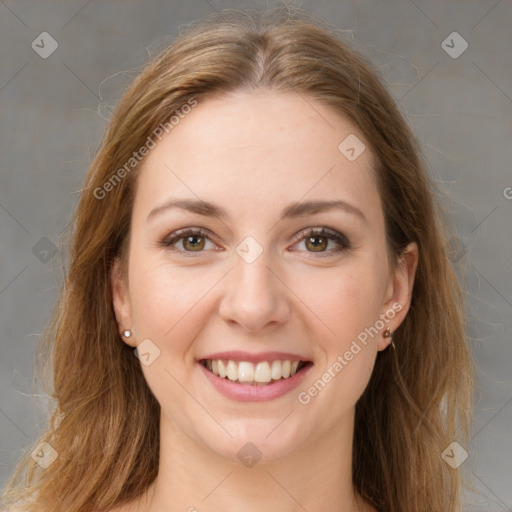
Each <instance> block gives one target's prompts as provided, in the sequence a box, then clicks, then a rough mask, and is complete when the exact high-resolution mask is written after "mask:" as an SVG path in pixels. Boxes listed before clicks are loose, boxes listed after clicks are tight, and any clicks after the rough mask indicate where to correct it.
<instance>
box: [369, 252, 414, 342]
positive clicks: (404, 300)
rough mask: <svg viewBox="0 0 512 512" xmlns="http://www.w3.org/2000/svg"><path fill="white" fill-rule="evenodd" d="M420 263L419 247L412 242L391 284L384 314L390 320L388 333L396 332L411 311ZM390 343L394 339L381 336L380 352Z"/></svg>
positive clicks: (402, 257)
mask: <svg viewBox="0 0 512 512" xmlns="http://www.w3.org/2000/svg"><path fill="white" fill-rule="evenodd" d="M418 261H419V251H418V246H417V244H416V243H415V242H411V243H410V244H409V245H408V246H407V247H406V248H405V249H404V251H403V252H402V255H401V256H400V261H399V262H398V265H397V267H396V269H395V272H394V275H393V276H392V279H391V281H390V284H389V289H388V290H389V291H388V300H387V301H386V303H385V304H384V311H383V312H382V313H383V315H384V316H385V318H387V319H388V323H387V327H386V331H387V328H389V331H390V332H391V333H393V332H394V331H396V329H397V328H398V327H399V326H400V324H401V323H402V322H403V320H404V318H405V316H406V315H407V312H408V311H409V308H410V305H411V299H412V293H413V288H414V278H415V275H416V269H417V267H418ZM381 317H382V315H381ZM390 343H392V337H391V336H390V335H387V336H383V335H382V334H381V337H380V339H379V341H378V350H384V349H386V348H387V347H388V346H389V345H390Z"/></svg>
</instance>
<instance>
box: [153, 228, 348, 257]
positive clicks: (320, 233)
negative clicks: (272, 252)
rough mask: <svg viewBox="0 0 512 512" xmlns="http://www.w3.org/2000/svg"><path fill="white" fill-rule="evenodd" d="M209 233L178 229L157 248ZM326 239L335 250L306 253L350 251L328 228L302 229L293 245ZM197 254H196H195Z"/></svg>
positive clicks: (323, 254) (325, 254)
mask: <svg viewBox="0 0 512 512" xmlns="http://www.w3.org/2000/svg"><path fill="white" fill-rule="evenodd" d="M209 235H210V233H209V232H208V231H207V230H205V229H203V228H184V229H179V230H178V231H175V232H174V233H171V234H170V235H168V236H167V237H165V238H164V239H162V240H160V242H159V246H160V247H165V248H168V249H170V248H171V246H172V245H174V244H175V243H176V242H178V241H180V240H183V239H184V238H186V237H188V236H198V237H199V236H200V237H203V238H206V239H208V240H209V239H210V236H209ZM317 237H319V238H320V237H322V238H328V239H329V240H333V241H334V242H336V243H337V244H338V247H336V248H335V249H331V250H329V251H321V252H318V253H315V252H314V251H306V252H309V253H311V254H318V255H319V256H320V257H321V258H325V257H329V256H333V255H335V254H339V253H341V252H343V251H346V250H347V249H350V242H349V240H348V238H347V237H346V236H345V235H343V234H342V233H338V232H337V231H334V230H331V229H329V228H307V229H303V230H302V231H300V232H299V233H297V234H296V235H295V236H294V237H293V242H294V243H293V245H296V244H297V243H299V242H302V241H303V240H306V239H307V238H317ZM173 250H175V251H176V252H181V253H186V254H187V257H192V258H194V257H197V256H199V255H200V253H202V252H204V250H203V251H186V250H178V249H173ZM195 253H197V254H195Z"/></svg>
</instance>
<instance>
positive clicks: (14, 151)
mask: <svg viewBox="0 0 512 512" xmlns="http://www.w3.org/2000/svg"><path fill="white" fill-rule="evenodd" d="M265 5H267V3H266V2H242V1H238V2H228V1H213V0H211V1H210V0H208V1H207V0H192V1H190V2H187V3H185V2H184V3H179V2H177V1H173V2H166V1H163V0H151V1H147V2H142V1H134V0H130V1H120V0H90V1H86V0H72V1H41V0H38V1H36V0H33V1H28V0H5V1H1V2H0V55H1V76H0V109H1V110H0V116H1V141H2V150H1V152H0V159H1V166H0V173H1V174H0V180H1V186H0V240H1V248H2V251H1V260H0V326H1V329H0V354H1V357H0V432H1V438H0V487H3V485H4V484H5V482H6V479H7V476H8V475H9V473H10V472H11V471H12V470H13V468H14V464H15V461H16V460H17V459H18V458H19V456H20V454H21V452H22V450H23V449H27V450H28V449H30V450H31V448H30V446H31V444H30V443H32V442H34V440H35V436H36V434H37V433H38V432H39V431H40V429H42V428H43V426H44V422H45V419H46V415H45V407H46V406H47V400H46V399H45V397H44V396H42V395H41V393H40V392H39V391H38V389H37V388H35V387H34V386H33V383H32V373H33V353H34V348H35V346H36V344H37V341H38V338H39V335H40V333H41V332H42V330H43V328H44V326H45V324H46V322H47V321H48V319H49V315H50V312H51V310H52V307H53V304H54V301H55V299H56V297H57V293H58V290H59V287H60V284H61V282H62V270H61V268H60V265H61V254H58V253H56V254H55V255H54V256H53V257H51V258H50V256H51V247H52V244H55V245H56V246H59V239H60V235H61V233H62V232H63V230H64V229H65V227H66V225H67V223H68V221H69V217H70V214H71V212H72V210H73V209H74V207H75V206H76V203H77V199H78V194H79V191H80V188H81V183H82V180H83V178H84V176H85V172H86V169H87V167H88V164H89V162H90V160H91V156H92V155H93V154H94V152H95V150H96V148H97V147H98V144H99V141H100V139H101V135H102V133H103V130H104V129H105V126H106V121H107V119H108V117H109V116H110V115H111V108H112V106H113V105H114V104H115V103H116V101H117V100H118V99H119V96H120V91H121V88H122V87H123V86H124V85H125V84H126V83H127V82H128V81H129V80H130V79H131V78H132V77H133V76H134V75H135V73H136V72H137V70H138V69H140V67H141V66H143V65H144V63H145V62H146V61H147V58H148V55H151V56H152V55H154V54H155V53H156V52H157V50H158V49H160V48H161V47H162V45H163V44H165V43H166V42H167V41H170V40H171V39H172V38H173V37H174V36H175V35H177V34H178V30H179V27H180V25H181V26H183V25H185V24H186V23H188V22H190V21H192V20H195V19H197V18H200V17H202V16H203V15H206V14H209V13H211V12H213V11H214V10H219V9H222V8H225V7H237V8H244V7H251V8H252V7H258V6H265ZM273 5H277V3H270V6H273ZM294 5H301V6H302V7H303V8H305V9H306V10H309V11H312V12H314V13H317V14H318V15H320V16H321V17H323V18H324V19H326V20H328V21H329V22H330V23H331V24H332V25H333V26H334V27H337V28H338V29H339V30H340V31H343V34H344V37H345V38H347V39H349V40H351V41H352V42H353V43H354V44H355V45H356V46H357V47H358V48H359V49H360V50H361V51H362V52H363V53H364V54H366V55H367V56H368V57H369V58H370V59H371V60H372V61H373V62H374V63H375V65H376V66H377V67H378V69H379V70H380V72H381V73H382V74H383V76H384V77H385V79H386V80H387V81H388V84H389V86H390V88H391V91H392V93H393V95H394V97H395V98H396V99H397V100H398V101H399V105H400V107H401V109H402V111H403V112H404V113H405V115H406V116H407V119H408V120H409V122H410V123H411V125H412V127H413V129H414V131H415V132H416V134H417V135H418V137H419V138H420V140H421V142H422V143H423V145H424V148H425V154H426V157H427V159H428V160H429V162H430V167H431V169H430V170H431V173H432V175H433V177H434V179H435V180H436V182H437V183H438V185H439V187H440V189H441V190H442V191H443V192H444V193H446V197H447V199H446V205H447V209H448V211H449V214H450V217H451V219H452V220H453V223H454V225H455V228H456V231H457V234H458V236H459V237H460V239H461V241H462V243H463V246H462V250H461V251H459V252H458V253H456V254H455V255H454V259H455V260H457V262H458V264H460V263H461V262H462V261H463V260H464V259H465V258H467V260H468V265H467V271H466V274H465V277H464V283H465V285H466V288H467V303H468V315H469V335H470V337H471V347H472V350H473V353H474V357H475V361H476V366H477V381H478V391H477V394H476V396H475V424H474V430H473V437H472V440H471V444H470V445H469V446H466V447H465V448H466V450H467V451H468V453H469V457H468V459H467V460H466V461H465V462H464V467H465V468H466V470H467V471H468V472H469V473H471V474H473V476H474V483H475V486H476V488H477V490H478V492H477V493H474V494H473V495H471V496H469V497H468V498H469V499H470V501H471V502H472V504H468V505H467V506H466V508H465V510H468V511H477V510H478V511H487V512H490V511H504V510H508V511H510V510H512V486H511V485H510V484H511V483H512V439H511V426H512V378H511V374H512V372H511V366H512V365H511V361H512V346H511V344H510V333H511V332H512V329H511V327H512V321H511V318H512V279H511V272H510V261H511V256H512V236H511V234H512V230H511V220H512V189H511V188H507V187H512V172H511V169H510V162H511V161H512V158H511V157H512V137H511V136H512V126H511V124H512V122H511V119H512V115H511V114H512V83H511V82H512V79H511V69H512V66H511V56H510V55H511V48H512V30H511V28H510V27H511V25H512V3H511V1H510V0H500V1H496V0H485V1H484V0H482V1H465V2H462V1H459V2H456V1H450V2H447V1H426V2H421V4H420V1H419V0H415V2H413V1H411V0H395V1H391V2H381V1H378V0H362V1H334V0H323V1H316V2H313V1H305V2H302V3H300V4H299V3H295V4H294ZM44 31H46V32H49V33H50V34H51V36H52V37H53V38H54V39H55V40H56V41H57V42H58V45H59V46H58V48H57V50H56V51H55V52H54V53H53V54H52V55H50V56H49V57H48V58H47V59H43V58H41V57H40V56H39V55H38V53H36V51H34V50H33V49H32V47H31V43H32V41H33V40H35V39H36V38H37V36H38V35H39V34H40V33H42V32H44ZM454 31H456V32H458V33H459V34H460V35H461V36H462V37H463V38H464V40H466V41H467V43H468V44H469V46H468V48H467V50H466V51H465V52H464V53H462V54H461V55H460V56H459V57H458V58H452V57H451V56H450V55H448V53H446V51H445V50H444V49H443V47H442V46H441V44H442V42H443V41H444V40H445V39H446V38H447V36H449V34H451V33H452V32H454ZM340 33H341V32H340ZM39 40H40V39H39ZM447 44H449V45H451V46H454V51H456V50H459V49H460V48H462V47H461V46H460V41H457V40H454V42H453V43H452V42H451V40H450V39H448V43H447ZM46 48H48V46H46ZM41 239H42V240H41ZM45 251H47V252H46V253H45ZM48 251H50V252H48ZM462 257H463V258H462ZM48 258H50V259H48ZM459 258H461V259H459ZM407 464H408V462H407V461H404V470H407Z"/></svg>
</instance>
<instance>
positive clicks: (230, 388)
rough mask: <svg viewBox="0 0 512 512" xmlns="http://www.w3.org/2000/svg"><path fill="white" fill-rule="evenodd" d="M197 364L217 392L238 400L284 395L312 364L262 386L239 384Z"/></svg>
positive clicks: (268, 398)
mask: <svg viewBox="0 0 512 512" xmlns="http://www.w3.org/2000/svg"><path fill="white" fill-rule="evenodd" d="M197 364H198V365H199V367H200V368H201V370H202V371H203V373H204V375H205V376H206V378H207V379H208V380H209V381H210V382H211V383H212V385H213V387H214V388H215V389H217V391H219V393H221V394H222V395H224V396H225V397H227V398H230V399H231V400H236V401H238V402H266V401H269V400H274V399H276V398H279V397H281V396H284V395H286V394H287V393H289V392H290V391H292V390H293V389H295V388H296V387H298V386H299V384H300V383H301V382H302V380H303V379H304V377H305V376H306V374H307V373H308V372H309V370H310V369H311V367H312V366H313V365H312V364H311V363H308V365H307V366H305V367H304V368H303V369H302V370H300V371H299V372H297V373H296V374H295V375H294V376H293V377H289V378H288V379H280V380H276V381H275V382H273V383H272V384H266V385H264V386H261V385H260V386H255V385H250V384H239V383H237V382H232V381H230V380H228V379H223V378H222V377H219V376H217V375H215V374H214V373H213V372H211V371H210V370H207V369H206V368H205V367H204V366H203V365H202V364H201V363H197Z"/></svg>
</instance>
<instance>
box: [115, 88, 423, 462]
mask: <svg viewBox="0 0 512 512" xmlns="http://www.w3.org/2000/svg"><path fill="white" fill-rule="evenodd" d="M351 134H353V135H354V134H355V136H357V138H358V139H359V141H360V142H359V144H360V143H361V142H363V143H364V144H365V145H366V149H365V150H364V151H363V152H362V153H361V154H360V155H359V156H358V157H357V158H356V159H355V160H354V159H353V155H352V153H354V152H350V150H348V153H347V149H346V148H345V150H344V151H345V154H344V153H343V152H342V151H340V149H338V147H339V146H340V143H341V142H342V141H344V140H345V139H346V137H347V136H349V135H351ZM353 135H352V136H353ZM350 140H351V139H349V141H350ZM349 146H350V144H349ZM360 147H362V146H357V147H356V148H355V149H356V152H357V150H358V149H359V148H360ZM343 148H344V146H343V145H342V149H343ZM356 154H357V153H356ZM345 155H348V156H350V157H352V158H350V159H349V158H347V156H345ZM373 165H374V157H373V155H372V154H371V153H370V150H369V145H368V143H367V142H366V141H365V139H364V136H363V135H362V134H361V133H360V132H359V131H358V130H357V129H356V128H355V127H354V126H353V125H352V124H351V123H350V122H349V121H348V120H346V119H344V118H343V117H341V116H339V115H338V114H337V113H335V112H333V111H332V110H330V109H329V108H327V107H325V106H323V105H322V104H320V103H318V102H317V101H316V100H314V99H311V98H308V99H307V100H306V99H305V98H304V97H303V96H299V95H294V94H277V93H270V92H268V91H259V92H237V93H233V94H230V95H227V96H224V97H219V98H209V99H207V100H204V101H202V102H199V104H198V105H197V106H196V107H195V108H194V109H193V110H192V111H191V112H190V113H189V114H188V115H187V116H186V117H184V118H183V119H181V120H180V122H179V124H178V125H176V126H175V127H174V129H173V130H172V131H171V132H170V133H169V134H168V135H167V136H166V138H164V139H163V140H162V141H161V142H159V143H158V144H157V145H156V147H155V148H153V149H152V150H151V151H150V153H149V154H148V156H147V157H146V160H145V161H144V163H143V165H142V168H141V169H140V175H139V177H138V184H137V191H136V197H135V203H134V208H133V213H132V222H131V239H130V244H129V249H128V263H127V272H126V274H124V275H123V274H122V273H121V272H120V270H119V268H120V267H119V265H118V263H117V264H116V266H115V267H114V271H113V274H112V275H113V294H114V308H115V312H116V318H117V320H118V324H119V329H120V332H122V331H124V330H125V329H131V331H132V333H133V334H132V336H131V337H130V338H128V339H125V342H126V343H129V344H130V345H131V346H133V347H135V346H138V345H140V347H139V349H138V352H139V354H144V355H143V356H142V357H141V360H142V363H144V364H141V368H142V370H143V372H144V376H145V378H146V380H147V383H148V385H149V386H150V388H151V390H152V392H153V393H154V395H155V397H156V398H157V400H158V402H159V403H160V405H161V410H162V415H163V416H162V418H163V421H165V422H168V423H169V424H170V425H172V429H173V430H174V431H175V432H179V433H181V434H185V435H186V436H187V437H188V439H190V440H191V441H192V442H194V443H195V444H197V445H198V446H201V447H202V448H205V449H207V450H210V451H211V452H214V453H216V454H220V455H221V456H223V457H228V458H231V459H235V457H236V453H237V451H238V450H239V449H240V447H241V446H243V445H244V444H245V443H246V442H252V443H253V444H254V445H255V446H256V447H257V448H258V449H259V450H260V451H261V452H262V454H263V457H264V459H266V460H269V461H270V460H272V459H276V458H278V457H282V456H285V455H286V454H289V453H290V452H292V451H293V450H306V449H308V448H310V447H314V446H315V444H318V443H321V442H323V440H325V439H330V438H333V436H335V435H336V432H338V431H339V429H340V426H341V425H351V421H352V419H353V413H354V407H355V404H356V402H357V400H358V398H359V397H360V396H361V394H362V392H363V391H364V389H365V387H366V385H367V383H368V381H369V379H370V376H371V373H372V369H373V366H374V362H375V358H376V355H377V352H378V351H379V350H383V349H384V348H386V347H387V345H388V343H389V339H386V338H384V337H383V335H382V333H383V332H384V330H385V328H386V327H389V328H390V330H391V331H394V330H395V329H396V328H397V327H398V325H399V324H400V323H401V321H402V320H403V318H404V316H405V314H406V312H407V309H408V307H409V300H410V294H411V291H412V280H413V275H414V270H415V261H414V255H415V247H414V246H410V247H409V248H408V254H409V255H412V262H411V263H410V264H407V265H403V266H400V267H398V268H397V270H395V271H391V270H390V268H391V267H390V262H389V260H388V254H387V250H386V240H385V228H384V217H383V211H382V204H381V200H380V197H379V192H378V189H377V186H376V182H375V177H374V171H373V169H372V166H373ZM173 202H174V205H173V204H172V203H173ZM334 202H336V203H334ZM324 203H331V206H330V207H329V206H326V204H324ZM407 261H409V260H407ZM219 361H222V363H220V362H219ZM230 361H231V362H230ZM293 361H297V362H299V363H295V364H294V363H293ZM224 371H226V372H227V376H226V377H224V378H223V377H222V374H223V372H224ZM290 372H291V373H294V372H296V373H295V374H294V375H293V376H290V377H288V378H286V377H287V375H289V374H290ZM216 374H217V375H216ZM256 381H260V382H256ZM291 413H293V414H291ZM277 425H279V427H278V428H277V429H276V426H277ZM271 432H272V435H270V433H271Z"/></svg>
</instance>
